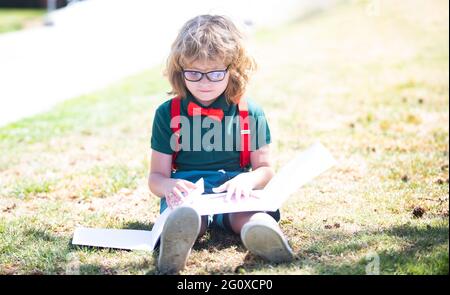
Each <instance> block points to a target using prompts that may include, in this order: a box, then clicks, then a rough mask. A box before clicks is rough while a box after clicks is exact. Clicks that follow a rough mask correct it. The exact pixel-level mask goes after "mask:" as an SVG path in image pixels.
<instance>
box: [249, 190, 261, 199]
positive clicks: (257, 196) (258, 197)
mask: <svg viewBox="0 0 450 295" xmlns="http://www.w3.org/2000/svg"><path fill="white" fill-rule="evenodd" d="M250 197H251V198H256V199H261V197H260V196H259V195H258V194H257V193H256V192H255V191H254V190H251V191H250Z"/></svg>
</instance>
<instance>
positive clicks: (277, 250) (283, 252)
mask: <svg viewBox="0 0 450 295" xmlns="http://www.w3.org/2000/svg"><path fill="white" fill-rule="evenodd" d="M241 239H242V242H243V243H244V246H245V247H246V248H247V250H249V251H250V252H252V253H253V254H255V255H257V256H260V257H263V258H265V259H266V260H269V261H271V262H289V261H292V260H293V259H294V253H293V252H292V249H291V247H290V246H289V244H288V241H287V240H286V238H285V237H284V235H283V233H282V232H281V230H280V228H279V226H278V223H277V222H276V221H275V220H274V219H273V218H272V217H271V216H270V215H268V214H266V213H257V214H255V215H253V216H252V218H251V219H250V220H249V221H248V222H247V223H246V224H245V225H244V226H243V227H242V229H241Z"/></svg>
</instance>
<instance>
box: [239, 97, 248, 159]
mask: <svg viewBox="0 0 450 295" xmlns="http://www.w3.org/2000/svg"><path fill="white" fill-rule="evenodd" d="M238 108H239V126H240V128H241V158H240V165H241V168H246V167H247V166H248V165H249V164H250V124H249V121H248V106H247V101H246V100H245V99H243V98H241V99H240V100H239V103H238Z"/></svg>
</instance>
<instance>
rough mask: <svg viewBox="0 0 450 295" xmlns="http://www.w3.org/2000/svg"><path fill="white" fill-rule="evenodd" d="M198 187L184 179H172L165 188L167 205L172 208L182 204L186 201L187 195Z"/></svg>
mask: <svg viewBox="0 0 450 295" xmlns="http://www.w3.org/2000/svg"><path fill="white" fill-rule="evenodd" d="M196 188H197V187H196V186H195V184H194V183H192V182H190V181H187V180H184V179H170V180H169V181H168V184H167V189H166V190H165V192H166V193H165V194H164V197H165V198H166V202H167V206H169V208H170V209H173V208H176V207H178V206H180V205H182V204H183V203H184V202H185V201H186V196H187V195H188V194H189V193H190V192H191V191H192V190H194V189H196Z"/></svg>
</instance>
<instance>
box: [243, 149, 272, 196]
mask: <svg viewBox="0 0 450 295" xmlns="http://www.w3.org/2000/svg"><path fill="white" fill-rule="evenodd" d="M269 146H270V145H269V144H266V145H264V146H263V147H261V148H259V149H258V150H256V151H253V152H251V153H250V163H251V165H252V169H253V170H252V171H250V172H248V173H249V175H251V179H252V180H253V189H263V188H264V187H265V186H266V184H267V183H268V182H269V181H270V180H271V179H272V177H273V176H274V175H275V172H274V170H273V168H272V163H271V157H270V147H269Z"/></svg>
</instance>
